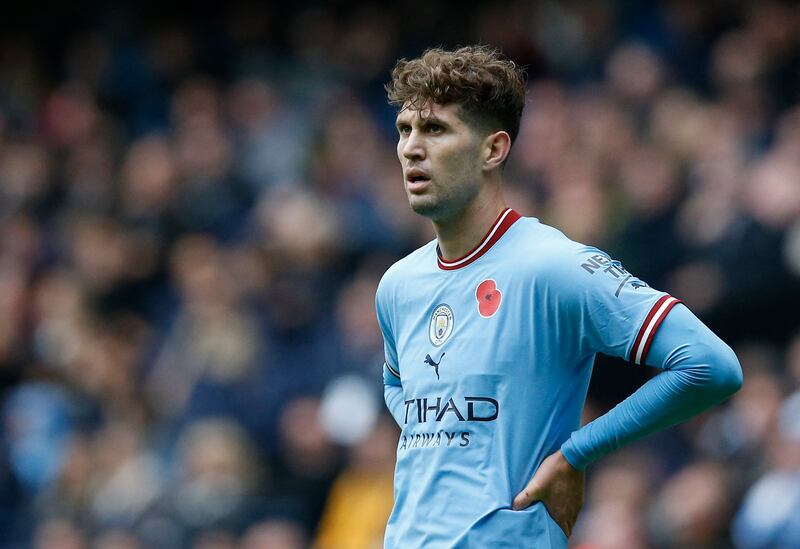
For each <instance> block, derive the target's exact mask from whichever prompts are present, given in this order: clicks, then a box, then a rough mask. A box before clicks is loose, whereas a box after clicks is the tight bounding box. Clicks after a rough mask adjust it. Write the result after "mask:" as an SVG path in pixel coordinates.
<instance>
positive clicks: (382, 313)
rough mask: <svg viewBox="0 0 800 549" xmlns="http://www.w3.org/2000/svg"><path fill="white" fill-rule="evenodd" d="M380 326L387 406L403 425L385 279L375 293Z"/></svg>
mask: <svg viewBox="0 0 800 549" xmlns="http://www.w3.org/2000/svg"><path fill="white" fill-rule="evenodd" d="M375 309H376V311H377V317H378V326H379V327H380V330H381V335H382V336H383V353H384V363H383V397H384V400H385V402H386V407H387V408H388V409H389V412H390V413H391V414H392V417H394V419H395V421H396V422H397V424H398V425H402V423H401V421H402V417H403V416H402V413H403V386H402V383H401V380H400V369H399V367H398V363H397V347H396V343H395V338H394V330H393V327H392V323H391V309H390V304H389V299H388V295H387V289H386V285H385V283H384V281H381V284H379V285H378V291H377V293H376V295H375Z"/></svg>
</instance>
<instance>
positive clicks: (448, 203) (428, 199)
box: [408, 184, 479, 223]
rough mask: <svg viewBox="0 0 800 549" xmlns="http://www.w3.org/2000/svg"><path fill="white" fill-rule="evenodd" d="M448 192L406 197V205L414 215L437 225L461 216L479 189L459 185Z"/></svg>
mask: <svg viewBox="0 0 800 549" xmlns="http://www.w3.org/2000/svg"><path fill="white" fill-rule="evenodd" d="M449 190H450V192H444V193H442V192H441V190H439V192H438V193H434V192H431V193H426V194H424V195H422V196H418V195H412V194H409V195H408V203H409V206H411V209H412V210H413V211H414V213H417V214H419V215H421V216H423V217H426V218H428V219H429V220H431V221H433V222H435V223H439V222H443V221H447V220H449V219H452V218H454V217H457V216H458V215H459V214H461V213H462V212H463V211H464V210H465V209H466V208H467V206H468V205H469V204H470V203H471V202H472V200H474V199H475V197H476V196H477V195H478V193H479V189H478V188H477V187H475V186H473V185H466V184H459V185H456V186H454V187H453V188H451V189H449Z"/></svg>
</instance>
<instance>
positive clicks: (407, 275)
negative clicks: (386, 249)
mask: <svg viewBox="0 0 800 549" xmlns="http://www.w3.org/2000/svg"><path fill="white" fill-rule="evenodd" d="M435 265H436V240H431V241H430V242H428V243H427V244H425V245H424V246H421V247H419V248H417V249H416V250H414V251H413V252H411V253H410V254H408V255H407V256H405V257H404V258H402V259H400V260H398V261H397V262H395V263H394V264H393V265H392V266H391V267H389V268H388V269H387V270H386V272H385V273H384V274H383V276H382V277H381V280H380V282H378V290H377V298H378V300H380V299H381V298H386V297H388V296H390V295H393V294H395V293H396V292H397V291H398V289H399V288H400V286H402V285H403V284H405V283H408V281H410V280H413V279H414V278H415V277H416V276H419V275H420V274H422V273H424V272H425V271H426V270H430V268H431V266H435Z"/></svg>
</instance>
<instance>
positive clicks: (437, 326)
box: [428, 303, 453, 347]
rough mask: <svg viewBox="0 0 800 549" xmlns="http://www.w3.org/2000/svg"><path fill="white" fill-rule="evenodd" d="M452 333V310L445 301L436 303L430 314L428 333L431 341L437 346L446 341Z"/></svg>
mask: <svg viewBox="0 0 800 549" xmlns="http://www.w3.org/2000/svg"><path fill="white" fill-rule="evenodd" d="M452 333H453V310H452V309H451V308H450V306H449V305H447V304H446V303H442V304H441V305H437V306H436V308H435V309H434V310H433V315H431V324H430V329H429V330H428V335H430V338H431V343H433V344H434V345H436V346H437V347H438V346H439V345H441V344H442V343H444V342H445V341H447V338H448V337H450V334H452Z"/></svg>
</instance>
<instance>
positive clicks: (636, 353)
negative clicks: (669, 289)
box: [629, 295, 681, 365]
mask: <svg viewBox="0 0 800 549" xmlns="http://www.w3.org/2000/svg"><path fill="white" fill-rule="evenodd" d="M680 302H681V301H680V300H679V299H676V298H674V297H672V296H671V295H663V296H661V297H660V298H659V299H658V301H656V303H655V305H653V307H652V308H651V309H650V312H649V313H647V316H646V317H645V319H644V322H643V323H642V327H641V328H639V333H638V334H636V339H635V340H634V342H633V348H632V349H631V354H630V358H629V360H630V361H631V362H632V363H633V364H637V365H642V364H645V363H646V360H647V352H648V351H649V350H650V345H651V344H652V343H653V338H654V337H655V335H656V332H657V331H658V327H659V326H660V325H661V323H662V322H663V321H664V319H665V318H666V317H667V314H668V313H669V311H670V310H671V309H672V308H673V307H674V306H675V305H677V304H678V303H680Z"/></svg>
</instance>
